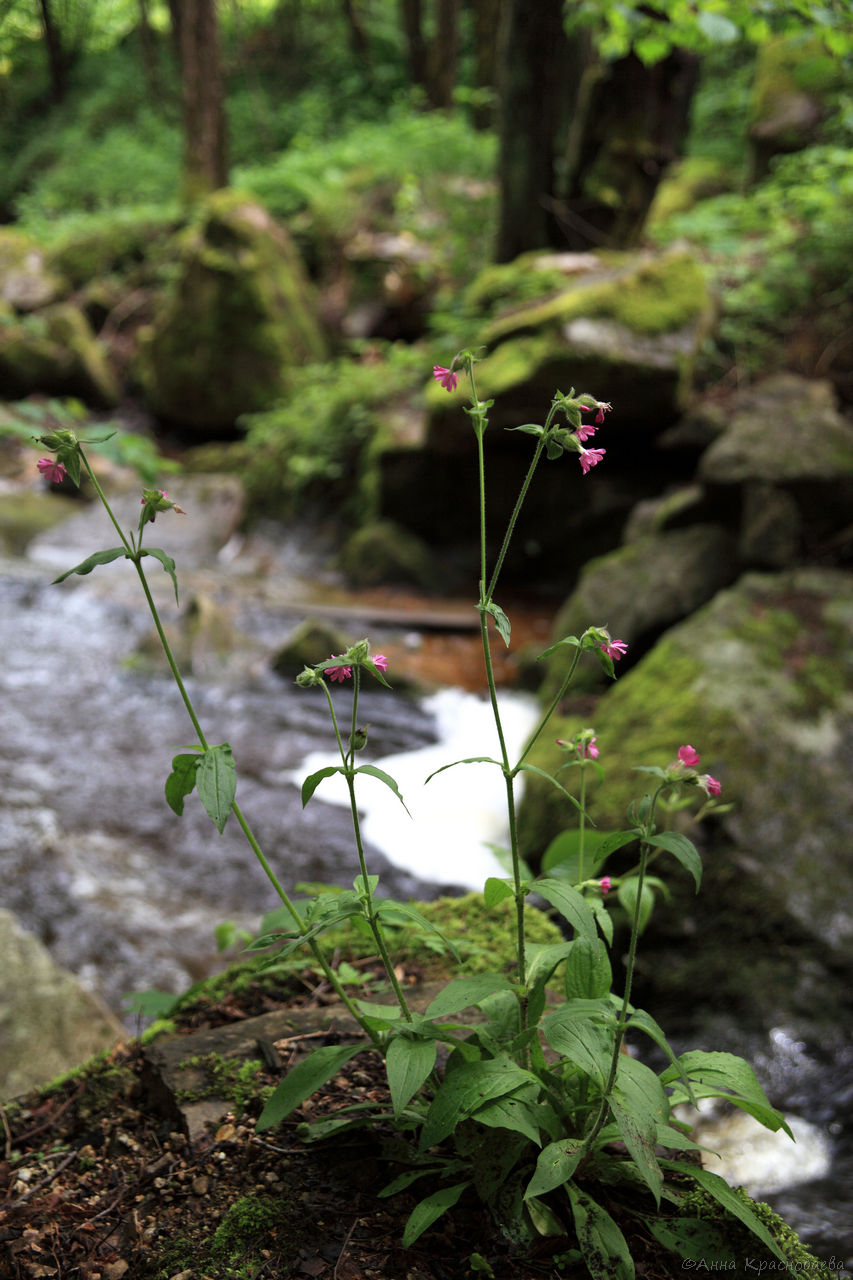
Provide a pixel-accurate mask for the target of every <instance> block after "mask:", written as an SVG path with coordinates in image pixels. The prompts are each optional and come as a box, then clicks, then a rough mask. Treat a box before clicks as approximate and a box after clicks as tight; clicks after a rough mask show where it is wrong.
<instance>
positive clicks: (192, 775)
mask: <svg viewBox="0 0 853 1280" xmlns="http://www.w3.org/2000/svg"><path fill="white" fill-rule="evenodd" d="M200 764H201V756H191V755H179V756H175V757H174V759H173V760H172V772H171V773H170V774H169V776H168V778H167V779H166V802H167V804H168V805H169V808H170V809H172V810H173V811H174V812H175V813H176V814H177V815H178V817H180V816H181V814H182V813H183V812H184V796H188V795H189V794H190V792H192V791H193V790H194V789H195V780H196V770H197V769H198V766H199V765H200Z"/></svg>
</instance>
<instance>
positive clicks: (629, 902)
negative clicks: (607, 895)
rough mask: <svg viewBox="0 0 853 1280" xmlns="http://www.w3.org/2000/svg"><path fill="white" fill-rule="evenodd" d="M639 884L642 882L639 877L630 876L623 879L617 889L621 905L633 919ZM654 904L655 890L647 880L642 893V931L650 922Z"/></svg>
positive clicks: (640, 928) (640, 918) (639, 921)
mask: <svg viewBox="0 0 853 1280" xmlns="http://www.w3.org/2000/svg"><path fill="white" fill-rule="evenodd" d="M639 886H640V882H639V880H638V879H637V877H636V876H630V877H629V879H627V880H623V881H622V883H621V884H620V885H619V888H618V889H617V890H616V896H617V897H618V899H619V902H620V905H621V906H623V907H624V908H625V911H626V912H627V914H628V918H629V919H630V920H633V918H634V908H635V907H636V905H637V889H638V888H639ZM654 906H655V895H654V890H653V889H651V888H650V887H649V885H648V883H647V882H645V883H644V884H643V891H642V893H641V895H640V914H639V920H638V924H639V930H640V933H642V932H643V930H644V929H645V927H646V925H647V924H648V923H649V919H650V917H651V914H652V911H653V910H654Z"/></svg>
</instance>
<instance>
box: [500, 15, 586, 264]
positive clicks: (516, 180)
mask: <svg viewBox="0 0 853 1280" xmlns="http://www.w3.org/2000/svg"><path fill="white" fill-rule="evenodd" d="M533 13H535V17H534V16H533ZM502 35H503V40H502V44H503V48H502V51H501V85H500V94H501V105H500V159H499V174H498V181H499V189H500V211H499V217H498V239H497V249H496V259H497V261H498V262H509V261H510V260H511V259H513V258H515V257H517V256H518V255H519V254H520V253H524V252H525V251H526V250H528V249H541V248H545V247H547V246H549V245H553V244H555V243H559V227H558V226H557V224H556V223H555V219H554V215H553V212H552V210H553V204H554V196H555V186H556V169H555V166H556V161H557V157H558V155H559V154H560V153H561V152H562V150H563V149H564V146H565V138H566V134H567V130H568V123H569V118H570V114H571V111H572V109H573V106H574V103H575V101H576V98H577V93H578V85H579V83H580V78H581V76H580V73H581V67H582V63H583V56H584V52H585V48H586V41H585V39H583V38H582V37H579V38H577V39H574V40H572V41H570V40H569V39H568V38H567V36H566V34H565V31H564V29H563V0H536V6H535V10H534V11H532V10H531V5H530V0H510V8H509V15H508V20H507V22H506V27H505V30H504V32H503V33H502Z"/></svg>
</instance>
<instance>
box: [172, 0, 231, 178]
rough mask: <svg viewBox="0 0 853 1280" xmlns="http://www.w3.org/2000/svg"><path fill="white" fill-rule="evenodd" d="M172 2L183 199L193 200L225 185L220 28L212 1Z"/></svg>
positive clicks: (226, 167) (226, 173) (190, 0)
mask: <svg viewBox="0 0 853 1280" xmlns="http://www.w3.org/2000/svg"><path fill="white" fill-rule="evenodd" d="M170 7H171V9H172V14H173V18H176V19H177V23H178V25H177V30H176V32H175V36H176V38H177V44H178V50H179V57H180V68H181V90H182V97H183V117H184V198H185V199H186V200H187V201H188V202H189V203H193V202H195V201H196V200H198V199H200V198H201V197H203V196H205V195H209V194H210V192H211V191H216V190H218V189H219V188H220V187H225V186H227V185H228V164H227V159H226V135H225V109H224V90H223V82H222V62H221V58H220V53H219V28H218V25H217V20H216V4H215V0H180V3H175V4H173V5H171V6H170Z"/></svg>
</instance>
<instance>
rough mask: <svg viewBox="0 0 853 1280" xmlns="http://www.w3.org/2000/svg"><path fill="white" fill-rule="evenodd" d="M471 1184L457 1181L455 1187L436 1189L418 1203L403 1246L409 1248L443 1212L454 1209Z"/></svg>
mask: <svg viewBox="0 0 853 1280" xmlns="http://www.w3.org/2000/svg"><path fill="white" fill-rule="evenodd" d="M470 1185H471V1184H470V1182H457V1183H456V1185H455V1186H453V1187H442V1189H441V1191H436V1192H435V1193H434V1194H433V1195H431V1196H427V1198H426V1199H425V1200H421V1202H420V1204H416V1205H415V1207H414V1209H413V1210H412V1212H411V1213H410V1214H409V1220H408V1222H407V1223H406V1228H405V1230H404V1232H403V1248H404V1249H408V1248H409V1246H410V1245H413V1244H414V1243H415V1241H416V1240H417V1239H418V1237H419V1236H421V1235H423V1233H424V1232H425V1231H426V1229H427V1227H431V1226H432V1224H433V1223H434V1222H436V1221H437V1220H438V1219H439V1218H440V1217H441V1215H442V1214H443V1213H446V1212H447V1210H448V1209H452V1208H453V1206H454V1205H455V1204H456V1201H457V1200H458V1199H459V1197H460V1196H461V1195H462V1192H463V1191H464V1190H465V1188H466V1187H469V1186H470Z"/></svg>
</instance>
